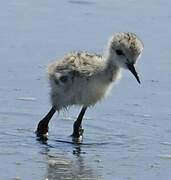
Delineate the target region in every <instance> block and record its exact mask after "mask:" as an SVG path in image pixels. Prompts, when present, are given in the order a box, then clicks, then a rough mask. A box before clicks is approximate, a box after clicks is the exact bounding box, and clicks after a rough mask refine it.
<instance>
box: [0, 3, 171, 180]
mask: <svg viewBox="0 0 171 180" xmlns="http://www.w3.org/2000/svg"><path fill="white" fill-rule="evenodd" d="M170 7H171V2H170V1H169V0H166V1H161V0H158V1H154V0H152V1H147V0H145V1H143V2H139V1H135V0H129V1H127V2H121V1H117V0H115V1H112V0H107V1H104V0H99V1H97V0H94V1H89V0H87V1H79V0H78V1H76V0H70V1H61V2H57V1H53V2H46V1H32V0H31V1H29V2H26V1H16V0H15V1H6V2H3V3H1V6H0V40H1V48H0V56H1V60H0V72H1V87H0V103H1V108H0V124H1V128H0V179H2V180H8V179H9V180H10V179H22V180H30V179H36V180H45V179H48V180H60V179H61V180H62V179H68V180H69V179H74V180H75V179H78V180H83V179H84V180H85V179H87V180H91V179H92V180H97V179H98V180H113V179H114V180H137V179H138V180H144V179H150V180H161V179H164V180H170V177H171V171H170V167H171V121H170V119H171V112H170V107H171V101H170V95H171V91H170V89H171V84H170V75H171V71H170V59H171V53H170V49H171V43H170V32H171V25H170V20H171V12H170ZM117 31H131V32H135V33H137V34H138V35H139V36H140V38H141V39H142V40H143V41H144V45H145V49H144V53H143V55H142V58H141V59H140V61H139V63H138V71H139V75H140V78H141V81H142V84H141V85H139V84H138V83H137V82H136V80H135V79H134V77H133V76H132V75H131V74H130V73H129V72H124V74H123V75H124V76H123V78H122V80H121V81H120V82H119V83H118V84H117V86H116V87H114V88H113V91H112V93H111V96H110V98H108V99H106V100H104V101H103V102H102V103H99V104H98V105H97V106H95V107H94V108H91V109H89V110H88V111H87V113H86V116H85V120H84V124H83V125H84V129H85V134H84V139H83V143H82V144H72V143H65V142H63V141H67V142H71V138H70V137H69V135H70V134H71V133H72V125H73V122H74V120H75V119H76V117H77V114H78V112H79V108H77V107H76V108H71V109H70V110H69V111H68V112H64V113H63V112H61V113H60V114H59V115H56V116H55V117H54V118H53V120H52V122H51V124H50V135H49V140H48V142H47V143H42V142H40V141H38V140H37V139H36V136H35V134H34V131H35V129H36V125H37V123H38V121H39V120H40V119H41V118H42V117H43V116H44V115H45V114H46V113H47V112H48V110H49V108H50V103H49V97H48V93H49V87H48V82H47V78H46V65H47V64H48V63H49V62H51V61H53V60H54V59H55V58H60V57H62V56H63V55H64V54H65V53H67V52H70V51H74V50H87V51H92V52H97V53H101V52H102V51H103V50H104V48H105V45H106V43H107V40H108V38H109V37H110V35H111V34H112V33H113V32H117Z"/></svg>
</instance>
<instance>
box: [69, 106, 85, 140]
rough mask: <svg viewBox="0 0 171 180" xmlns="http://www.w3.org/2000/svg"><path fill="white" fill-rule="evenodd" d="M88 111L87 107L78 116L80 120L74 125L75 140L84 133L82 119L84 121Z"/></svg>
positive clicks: (73, 135)
mask: <svg viewBox="0 0 171 180" xmlns="http://www.w3.org/2000/svg"><path fill="white" fill-rule="evenodd" d="M86 109H87V107H86V106H85V107H83V108H82V109H81V112H80V114H79V115H78V118H77V120H76V121H75V123H74V125H73V133H72V137H74V138H79V137H80V136H81V135H82V133H83V129H82V125H81V124H82V119H83V116H84V114H85V112H86Z"/></svg>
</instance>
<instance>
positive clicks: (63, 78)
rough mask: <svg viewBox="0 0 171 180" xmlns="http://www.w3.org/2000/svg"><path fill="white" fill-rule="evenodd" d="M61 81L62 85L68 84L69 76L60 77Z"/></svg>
mask: <svg viewBox="0 0 171 180" xmlns="http://www.w3.org/2000/svg"><path fill="white" fill-rule="evenodd" d="M60 81H61V82H62V83H66V82H67V81H68V76H61V77H60Z"/></svg>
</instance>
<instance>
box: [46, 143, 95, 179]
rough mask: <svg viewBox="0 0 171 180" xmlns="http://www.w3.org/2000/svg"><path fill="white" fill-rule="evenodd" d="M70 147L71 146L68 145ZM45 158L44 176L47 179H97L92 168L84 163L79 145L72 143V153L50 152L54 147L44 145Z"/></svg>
mask: <svg viewBox="0 0 171 180" xmlns="http://www.w3.org/2000/svg"><path fill="white" fill-rule="evenodd" d="M70 147H71V146H70ZM44 150H45V152H44V153H43V154H45V155H46V159H47V172H46V175H45V176H46V178H47V179H48V180H62V179H67V180H72V179H73V180H75V179H79V180H83V179H84V180H85V179H89V180H95V179H97V177H96V175H95V173H94V172H93V170H92V169H91V168H90V167H89V166H88V165H87V164H86V163H87V162H85V159H84V157H83V155H84V154H83V153H82V152H81V145H73V154H69V153H63V154H62V153H61V154H60V153H58V152H56V153H55V152H52V151H53V150H54V148H51V147H49V146H48V145H47V146H46V147H45V149H44Z"/></svg>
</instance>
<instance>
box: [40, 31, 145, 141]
mask: <svg viewBox="0 0 171 180" xmlns="http://www.w3.org/2000/svg"><path fill="white" fill-rule="evenodd" d="M143 48H144V45H143V42H142V41H141V40H140V38H139V37H138V36H137V35H136V34H135V33H132V32H115V33H113V35H112V36H111V38H110V39H109V41H108V44H107V48H106V51H105V53H103V55H99V54H96V53H90V52H86V51H77V52H71V53H68V54H66V55H64V57H63V58H61V59H59V60H55V61H54V62H52V63H51V64H49V66H48V72H47V73H48V79H49V84H50V99H51V105H52V107H51V109H50V111H49V112H48V113H47V114H46V116H45V117H44V118H43V119H42V120H40V122H39V123H38V125H37V130H36V134H37V136H38V137H40V138H47V139H48V129H49V122H50V120H51V118H52V117H53V115H54V114H55V112H59V111H60V110H64V109H68V107H70V106H73V105H76V106H81V111H80V113H79V115H78V118H77V119H76V121H75V122H74V124H73V133H72V135H71V136H72V138H73V139H80V138H81V137H82V136H83V128H82V120H83V117H84V115H85V112H86V110H87V108H89V107H92V106H94V105H95V104H96V103H97V102H99V101H101V100H103V99H104V98H105V97H107V96H108V94H109V92H110V91H111V89H112V87H113V84H115V82H117V81H118V80H119V79H120V78H121V74H122V69H126V70H129V71H130V72H131V73H132V74H133V75H134V76H135V78H136V80H137V81H138V83H139V84H140V78H139V75H138V73H137V71H136V69H135V65H136V62H137V60H138V59H139V58H140V56H141V54H142V51H143Z"/></svg>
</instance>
